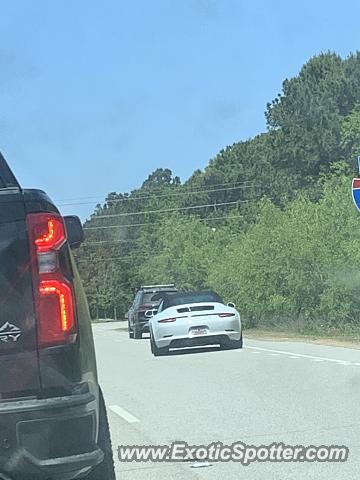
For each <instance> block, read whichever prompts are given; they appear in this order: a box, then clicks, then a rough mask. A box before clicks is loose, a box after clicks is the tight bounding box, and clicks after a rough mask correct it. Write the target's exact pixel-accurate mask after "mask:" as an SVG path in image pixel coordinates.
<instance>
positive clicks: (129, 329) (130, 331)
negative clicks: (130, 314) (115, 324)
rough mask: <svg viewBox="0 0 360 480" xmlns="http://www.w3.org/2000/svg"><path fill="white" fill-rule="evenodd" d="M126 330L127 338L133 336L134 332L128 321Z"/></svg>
mask: <svg viewBox="0 0 360 480" xmlns="http://www.w3.org/2000/svg"><path fill="white" fill-rule="evenodd" d="M128 332H129V338H134V332H133V330H131V328H130V322H128Z"/></svg>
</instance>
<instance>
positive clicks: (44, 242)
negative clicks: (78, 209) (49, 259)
mask: <svg viewBox="0 0 360 480" xmlns="http://www.w3.org/2000/svg"><path fill="white" fill-rule="evenodd" d="M29 217H30V221H31V217H35V218H36V222H34V225H33V236H34V242H35V245H36V247H37V251H38V252H48V251H49V250H57V249H59V248H60V247H61V246H62V245H63V243H64V242H65V240H66V234H65V226H64V222H63V220H62V218H61V217H60V216H57V215H54V214H46V213H39V214H37V213H36V214H33V215H29Z"/></svg>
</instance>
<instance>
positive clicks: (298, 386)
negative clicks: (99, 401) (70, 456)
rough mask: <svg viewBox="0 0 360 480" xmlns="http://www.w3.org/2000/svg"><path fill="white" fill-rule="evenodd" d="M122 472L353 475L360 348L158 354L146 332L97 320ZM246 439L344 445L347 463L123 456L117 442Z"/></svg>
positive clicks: (134, 479) (284, 346)
mask: <svg viewBox="0 0 360 480" xmlns="http://www.w3.org/2000/svg"><path fill="white" fill-rule="evenodd" d="M94 334H95V342H96V349H97V358H98V367H99V377H100V382H101V384H102V387H103V390H104V395H105V399H106V402H107V405H108V415H109V420H110V424H111V430H112V441H113V445H114V451H115V464H116V470H117V478H118V479H119V480H122V479H125V480H165V479H166V480H168V479H170V480H172V479H174V480H183V479H186V480H188V479H189V480H195V479H196V480H203V479H206V480H207V479H209V480H219V479H226V480H239V479H246V480H248V479H251V480H264V479H267V480H272V479H279V480H290V479H294V480H301V479H306V480H310V479H314V480H315V479H316V480H321V479H324V480H325V479H326V480H341V479H347V480H349V479H351V480H352V479H355V478H357V477H358V474H359V471H360V350H355V349H348V348H340V347H329V346H319V345H312V344H306V343H298V342H273V341H255V340H246V338H245V347H244V349H243V350H235V351H219V350H212V351H209V350H206V351H197V352H195V353H189V352H186V353H184V354H180V355H170V356H167V357H159V358H154V357H153V356H152V355H151V353H150V347H149V340H148V339H143V340H130V339H129V338H128V335H127V333H126V332H124V331H121V330H119V327H118V324H115V323H109V324H104V325H102V324H96V325H94ZM175 440H183V441H186V442H188V443H189V444H204V445H207V444H210V443H212V442H214V441H221V442H223V443H225V444H231V443H233V442H236V441H243V442H245V443H247V444H253V445H261V444H271V443H273V442H284V443H286V444H291V445H299V444H302V445H334V444H335V445H346V446H348V447H349V449H350V454H349V459H348V461H347V462H346V463H253V464H251V465H249V466H247V467H245V466H242V465H240V464H238V463H234V462H230V463H212V464H211V463H210V464H206V463H205V464H201V463H200V464H196V463H189V462H183V463H145V462H143V463H120V462H119V460H118V459H117V456H116V447H117V446H118V445H143V444H145V445H148V444H154V445H157V444H160V445H163V444H169V443H171V442H173V441H175Z"/></svg>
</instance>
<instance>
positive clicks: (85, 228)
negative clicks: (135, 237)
mask: <svg viewBox="0 0 360 480" xmlns="http://www.w3.org/2000/svg"><path fill="white" fill-rule="evenodd" d="M241 217H242V215H222V216H221V217H210V218H199V217H196V218H198V220H199V221H200V222H210V221H213V220H228V219H232V218H241ZM153 224H154V222H145V223H128V224H126V225H105V226H104V225H101V226H98V227H84V230H103V229H108V228H130V227H144V226H146V225H153Z"/></svg>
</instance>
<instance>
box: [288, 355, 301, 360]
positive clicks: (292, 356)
mask: <svg viewBox="0 0 360 480" xmlns="http://www.w3.org/2000/svg"><path fill="white" fill-rule="evenodd" d="M289 358H294V359H295V360H297V359H298V358H299V357H295V355H290V356H289Z"/></svg>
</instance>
